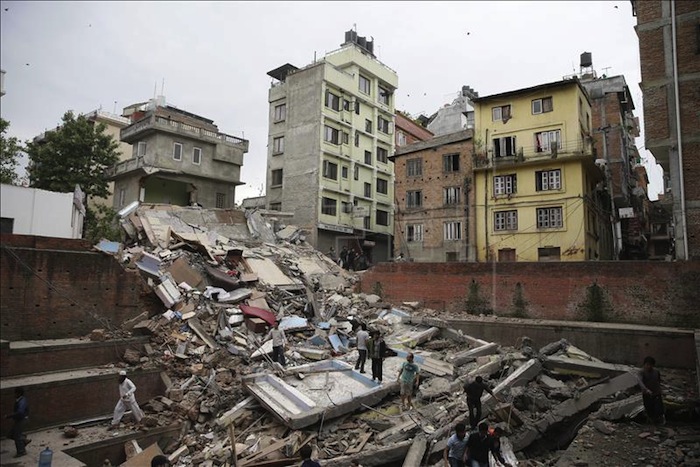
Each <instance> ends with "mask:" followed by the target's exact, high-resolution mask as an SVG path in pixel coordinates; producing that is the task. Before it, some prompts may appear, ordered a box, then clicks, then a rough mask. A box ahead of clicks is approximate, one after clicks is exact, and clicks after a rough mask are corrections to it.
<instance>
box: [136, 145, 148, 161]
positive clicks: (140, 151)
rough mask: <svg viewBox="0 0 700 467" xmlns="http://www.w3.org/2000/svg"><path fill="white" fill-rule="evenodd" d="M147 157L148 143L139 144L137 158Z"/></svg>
mask: <svg viewBox="0 0 700 467" xmlns="http://www.w3.org/2000/svg"><path fill="white" fill-rule="evenodd" d="M145 155H146V142H145V141H139V144H138V145H137V147H136V156H137V157H143V156H145Z"/></svg>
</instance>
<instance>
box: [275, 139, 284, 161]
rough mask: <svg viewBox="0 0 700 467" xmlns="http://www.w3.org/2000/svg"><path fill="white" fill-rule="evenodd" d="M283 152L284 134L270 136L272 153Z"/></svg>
mask: <svg viewBox="0 0 700 467" xmlns="http://www.w3.org/2000/svg"><path fill="white" fill-rule="evenodd" d="M283 152H284V136H277V137H275V138H272V155H273V156H274V155H275V154H282V153H283Z"/></svg>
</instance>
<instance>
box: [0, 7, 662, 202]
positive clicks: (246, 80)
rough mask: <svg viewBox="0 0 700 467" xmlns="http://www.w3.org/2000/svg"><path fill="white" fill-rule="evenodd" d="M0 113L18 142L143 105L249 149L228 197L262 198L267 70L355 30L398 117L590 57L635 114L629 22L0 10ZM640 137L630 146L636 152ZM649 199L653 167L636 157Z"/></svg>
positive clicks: (512, 11) (562, 16) (307, 57)
mask: <svg viewBox="0 0 700 467" xmlns="http://www.w3.org/2000/svg"><path fill="white" fill-rule="evenodd" d="M0 5H1V7H2V8H1V9H0V66H1V67H2V69H4V70H5V71H6V72H7V74H6V76H5V91H6V93H7V94H6V95H5V96H4V97H3V98H2V102H1V106H0V111H1V114H2V117H3V118H4V119H6V120H9V121H10V124H11V126H10V133H11V134H12V135H13V136H17V137H19V138H21V139H23V140H24V139H28V138H32V137H34V136H36V135H37V134H39V133H41V132H42V131H44V130H45V129H47V128H52V127H54V126H56V125H57V124H58V123H59V121H60V119H61V116H62V115H63V113H64V112H65V111H66V110H68V109H71V110H74V111H76V112H80V113H85V112H89V111H92V110H94V109H96V108H100V107H101V108H102V109H103V110H107V111H109V112H112V111H113V110H114V109H115V108H116V109H117V112H121V109H122V108H123V107H125V106H127V105H129V104H132V103H135V102H141V101H144V100H147V99H148V98H150V97H153V91H154V85H156V84H157V88H158V91H160V88H161V85H162V83H163V80H164V82H165V88H164V95H165V96H166V99H167V102H168V103H169V104H172V105H175V106H177V107H179V108H182V109H185V110H188V111H190V112H194V113H196V114H199V115H202V116H205V117H208V118H211V119H213V120H214V121H215V123H216V124H217V125H218V126H219V129H220V131H222V132H224V133H229V134H233V135H235V136H243V137H245V138H246V139H248V140H250V151H249V152H248V154H246V156H245V161H244V167H243V171H242V181H243V182H245V183H246V185H245V186H244V187H241V188H239V189H238V190H237V201H238V202H240V200H241V199H243V198H245V197H249V196H258V195H260V194H264V183H265V166H266V154H267V150H266V144H267V143H266V141H267V110H268V103H267V92H268V89H269V87H270V83H271V78H269V77H268V76H267V75H266V73H267V72H268V71H269V70H272V69H274V68H276V67H278V66H280V65H282V64H284V63H287V62H289V63H292V64H293V65H296V66H298V67H301V66H304V65H307V64H309V63H310V62H312V61H313V58H314V53H316V54H317V55H318V56H319V57H321V56H323V54H325V53H326V52H329V51H331V50H334V49H336V48H338V47H339V45H340V43H341V42H343V37H344V31H346V30H348V29H351V28H353V25H356V28H357V32H358V34H359V35H362V36H372V37H374V39H375V53H376V54H377V55H378V58H379V59H380V60H381V61H382V62H384V63H385V64H386V65H388V66H390V67H391V68H393V69H394V70H396V71H397V73H398V75H399V90H398V91H397V94H396V103H397V108H398V109H402V110H405V111H407V112H409V113H411V114H413V115H418V114H419V113H426V114H428V115H430V114H432V113H433V112H435V111H436V110H437V109H438V108H439V107H441V106H442V105H444V104H446V103H449V102H451V101H452V100H453V99H454V97H456V95H457V92H458V91H459V90H460V89H461V87H462V85H465V84H466V85H469V86H471V87H472V88H474V89H475V90H476V91H477V92H479V94H480V95H482V96H485V95H488V94H494V93H498V92H503V91H508V90H513V89H518V88H523V87H528V86H533V85H536V84H540V83H544V82H550V81H556V80H559V79H561V78H562V76H564V75H568V74H571V73H573V72H575V71H578V63H579V55H580V53H581V52H584V51H588V52H592V53H593V63H594V68H596V70H597V71H598V73H599V74H602V73H607V74H608V75H609V76H612V75H620V74H622V75H624V76H625V78H626V80H627V84H628V85H629V87H630V90H631V91H632V94H633V98H634V101H635V105H636V107H637V111H636V112H637V115H638V116H639V117H640V118H641V117H642V94H641V91H640V89H639V86H638V83H639V82H640V81H641V75H640V70H639V46H638V42H637V36H636V33H635V31H634V25H635V22H636V18H634V17H633V16H632V11H631V10H632V8H631V5H630V2H629V1H623V0H620V1H604V2H593V1H583V2H574V1H561V2H553V1H546V2H525V1H511V2H478V1H469V2H434V1H431V2H396V1H392V2H293V1H288V2H267V1H266V2H211V3H209V2H165V1H159V2H146V1H140V2H136V1H132V2H105V1H100V2H87V1H85V2H83V1H81V2H58V1H52V2H45V1H41V2H31V1H20V2H12V1H2V2H0ZM643 144H644V142H643V139H642V138H638V139H637V146H638V147H639V148H640V149H641V148H643ZM642 155H643V157H644V158H645V159H646V161H647V162H646V166H647V171H648V172H649V178H650V180H651V183H652V185H651V187H650V190H649V192H650V196H651V197H652V199H656V193H657V192H660V191H661V190H662V181H661V180H662V176H661V170H660V167H659V166H657V165H656V163H655V161H654V160H653V156H652V155H651V153H649V152H648V151H646V150H642Z"/></svg>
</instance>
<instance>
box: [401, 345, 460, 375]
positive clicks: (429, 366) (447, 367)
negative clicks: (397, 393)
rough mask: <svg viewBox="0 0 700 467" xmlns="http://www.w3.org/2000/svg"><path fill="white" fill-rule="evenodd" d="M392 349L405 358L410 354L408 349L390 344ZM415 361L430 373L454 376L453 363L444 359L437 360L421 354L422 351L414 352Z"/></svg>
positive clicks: (424, 370) (422, 369)
mask: <svg viewBox="0 0 700 467" xmlns="http://www.w3.org/2000/svg"><path fill="white" fill-rule="evenodd" d="M389 348H390V349H391V350H393V351H394V352H396V355H397V356H399V357H401V358H403V359H405V358H406V355H408V351H407V350H402V349H401V348H399V347H392V346H389ZM413 357H414V360H413V361H414V363H416V364H418V366H420V368H421V371H423V372H426V373H430V374H431V375H435V376H452V374H453V373H454V366H452V364H450V363H447V362H443V361H442V360H437V359H435V358H431V357H428V356H426V355H423V354H421V352H413Z"/></svg>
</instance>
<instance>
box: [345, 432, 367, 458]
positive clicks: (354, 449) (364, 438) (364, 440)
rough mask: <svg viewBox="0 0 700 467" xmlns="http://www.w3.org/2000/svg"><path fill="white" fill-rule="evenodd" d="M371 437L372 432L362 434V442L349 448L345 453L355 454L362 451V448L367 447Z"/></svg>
mask: <svg viewBox="0 0 700 467" xmlns="http://www.w3.org/2000/svg"><path fill="white" fill-rule="evenodd" d="M371 437H372V433H365V434H363V435H362V436H360V442H359V443H357V444H356V445H355V446H353V447H351V448H350V449H348V450H347V451H345V454H355V453H356V452H360V451H362V448H364V447H365V444H367V441H369V439H370V438H371Z"/></svg>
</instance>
